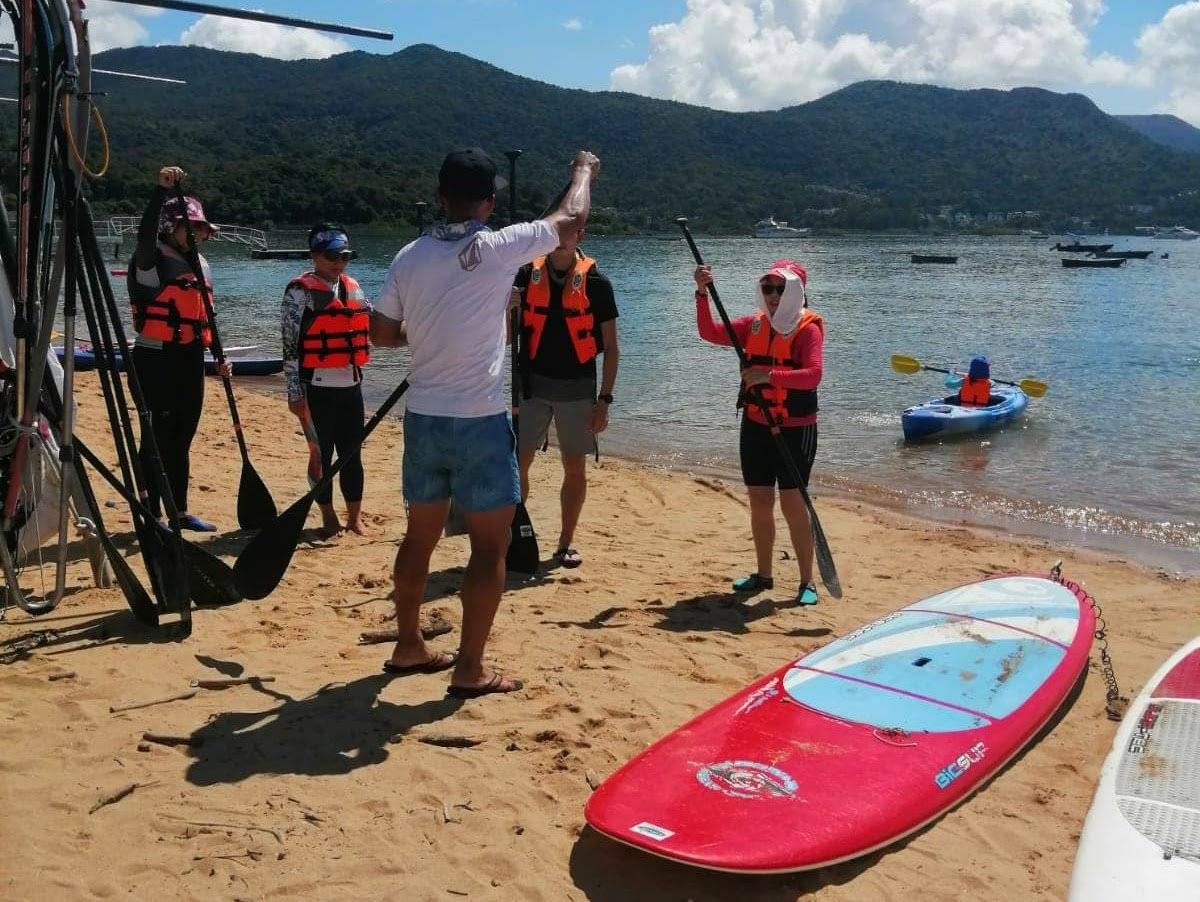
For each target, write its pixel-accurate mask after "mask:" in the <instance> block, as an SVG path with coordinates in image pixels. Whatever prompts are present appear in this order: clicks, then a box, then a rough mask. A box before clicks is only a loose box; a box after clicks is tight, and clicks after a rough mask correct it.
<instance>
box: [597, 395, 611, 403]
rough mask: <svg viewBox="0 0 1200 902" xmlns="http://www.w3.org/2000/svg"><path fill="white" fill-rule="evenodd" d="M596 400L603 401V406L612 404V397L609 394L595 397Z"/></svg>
mask: <svg viewBox="0 0 1200 902" xmlns="http://www.w3.org/2000/svg"><path fill="white" fill-rule="evenodd" d="M596 400H597V401H603V402H604V403H605V404H609V405H611V404H612V402H613V397H612V395H609V394H605V395H596Z"/></svg>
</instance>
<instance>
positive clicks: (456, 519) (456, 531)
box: [443, 498, 467, 538]
mask: <svg viewBox="0 0 1200 902" xmlns="http://www.w3.org/2000/svg"><path fill="white" fill-rule="evenodd" d="M443 532H444V533H445V535H446V537H447V538H449V537H450V536H465V535H466V534H467V515H466V514H464V513H463V509H462V508H461V507H459V506H458V502H456V501H455V500H454V499H453V498H451V499H450V514H449V516H447V517H446V526H445V529H444V530H443Z"/></svg>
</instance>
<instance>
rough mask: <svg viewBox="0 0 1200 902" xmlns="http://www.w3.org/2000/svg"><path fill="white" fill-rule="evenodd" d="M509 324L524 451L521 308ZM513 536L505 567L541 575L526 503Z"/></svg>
mask: <svg viewBox="0 0 1200 902" xmlns="http://www.w3.org/2000/svg"><path fill="white" fill-rule="evenodd" d="M509 322H510V325H509V329H510V331H511V332H512V422H513V435H516V436H517V437H518V442H517V446H518V447H520V441H519V438H520V435H521V426H520V419H521V392H520V386H519V380H520V366H521V364H520V361H519V353H518V350H517V349H518V341H519V339H518V336H519V335H520V330H521V311H520V309H519V308H518V309H516V310H514V311H513V312H512V317H511V319H510V320H509ZM511 536H512V537H511V538H510V539H509V543H508V555H507V557H505V566H506V567H507V568H508V569H509V570H510V571H511V572H513V573H525V574H532V573H537V569H538V565H539V564H541V560H542V559H541V553H540V552H539V549H538V540H537V533H535V532H534V531H533V521H532V520H530V519H529V511H528V510H527V509H526V508H525V502H524V501H519V502H517V509H516V510H515V511H513V520H512V532H511Z"/></svg>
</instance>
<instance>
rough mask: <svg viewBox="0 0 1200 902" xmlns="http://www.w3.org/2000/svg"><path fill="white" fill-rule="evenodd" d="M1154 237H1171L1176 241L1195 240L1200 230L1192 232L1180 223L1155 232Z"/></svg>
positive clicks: (1199, 235)
mask: <svg viewBox="0 0 1200 902" xmlns="http://www.w3.org/2000/svg"><path fill="white" fill-rule="evenodd" d="M1154 237H1155V238H1172V239H1174V240H1176V241H1195V240H1196V239H1197V238H1200V232H1194V231H1192V230H1191V229H1189V228H1186V227H1184V226H1181V225H1180V226H1175V227H1173V228H1170V229H1163V230H1161V231H1159V232H1156V233H1155V235H1154Z"/></svg>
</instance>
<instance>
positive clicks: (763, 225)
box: [754, 216, 808, 238]
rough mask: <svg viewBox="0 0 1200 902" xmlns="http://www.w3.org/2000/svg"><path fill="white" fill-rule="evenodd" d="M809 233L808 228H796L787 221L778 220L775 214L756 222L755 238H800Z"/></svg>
mask: <svg viewBox="0 0 1200 902" xmlns="http://www.w3.org/2000/svg"><path fill="white" fill-rule="evenodd" d="M807 234H808V229H794V228H792V227H791V226H789V225H788V224H787V223H786V222H776V221H775V217H774V216H771V217H768V218H767V219H760V220H759V221H758V222H756V223H755V224H754V237H755V238H800V237H802V236H804V235H807Z"/></svg>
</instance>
